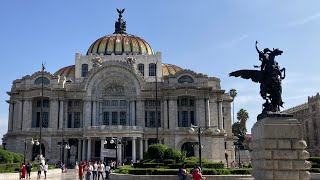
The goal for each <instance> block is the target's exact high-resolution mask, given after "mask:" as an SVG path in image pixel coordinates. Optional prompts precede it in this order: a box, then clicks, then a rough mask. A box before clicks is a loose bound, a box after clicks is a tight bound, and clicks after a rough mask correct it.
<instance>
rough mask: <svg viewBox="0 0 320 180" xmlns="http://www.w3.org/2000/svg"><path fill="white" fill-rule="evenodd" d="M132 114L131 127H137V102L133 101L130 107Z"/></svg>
mask: <svg viewBox="0 0 320 180" xmlns="http://www.w3.org/2000/svg"><path fill="white" fill-rule="evenodd" d="M130 108H131V110H130V112H131V114H130V119H131V124H129V125H130V126H135V125H136V101H131V106H130Z"/></svg>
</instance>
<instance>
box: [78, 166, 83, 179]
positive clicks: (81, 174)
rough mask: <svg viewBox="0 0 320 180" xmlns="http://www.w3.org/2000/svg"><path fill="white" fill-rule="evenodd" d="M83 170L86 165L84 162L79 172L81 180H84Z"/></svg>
mask: <svg viewBox="0 0 320 180" xmlns="http://www.w3.org/2000/svg"><path fill="white" fill-rule="evenodd" d="M83 168H84V163H83V162H82V163H80V165H79V172H78V176H79V180H83Z"/></svg>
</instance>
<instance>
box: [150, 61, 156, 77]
mask: <svg viewBox="0 0 320 180" xmlns="http://www.w3.org/2000/svg"><path fill="white" fill-rule="evenodd" d="M149 76H156V64H155V63H151V64H149Z"/></svg>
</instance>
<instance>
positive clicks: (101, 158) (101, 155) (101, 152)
mask: <svg viewBox="0 0 320 180" xmlns="http://www.w3.org/2000/svg"><path fill="white" fill-rule="evenodd" d="M105 140H106V138H105V137H100V141H101V142H100V144H101V145H100V160H101V161H103V160H104V156H103V150H104V141H105Z"/></svg>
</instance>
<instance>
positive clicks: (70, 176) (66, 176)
mask: <svg viewBox="0 0 320 180" xmlns="http://www.w3.org/2000/svg"><path fill="white" fill-rule="evenodd" d="M18 176H19V175H18V174H17V176H16V178H15V177H9V178H6V180H14V179H15V180H16V179H19V178H18ZM36 179H37V177H36V175H31V180H36ZM40 179H44V175H43V173H42V175H41V178H40ZM76 179H77V174H75V173H74V171H73V170H70V171H68V172H67V173H62V174H51V175H48V176H47V179H46V180H76Z"/></svg>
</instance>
